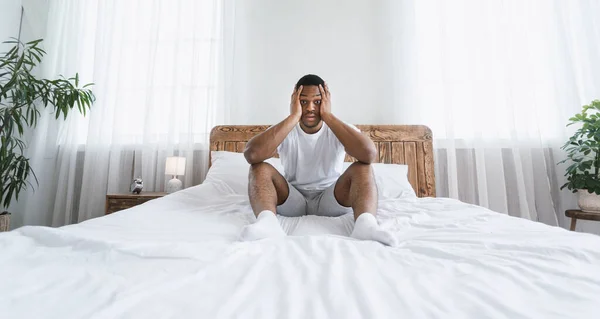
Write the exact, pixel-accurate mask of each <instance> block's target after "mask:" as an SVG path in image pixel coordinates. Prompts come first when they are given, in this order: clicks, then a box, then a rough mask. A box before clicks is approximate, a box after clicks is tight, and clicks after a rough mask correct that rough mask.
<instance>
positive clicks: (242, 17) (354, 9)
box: [226, 0, 396, 124]
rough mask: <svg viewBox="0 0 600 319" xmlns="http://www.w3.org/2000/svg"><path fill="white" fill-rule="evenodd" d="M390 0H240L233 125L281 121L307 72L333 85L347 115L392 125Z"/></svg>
mask: <svg viewBox="0 0 600 319" xmlns="http://www.w3.org/2000/svg"><path fill="white" fill-rule="evenodd" d="M383 4H384V1H379V0H373V1H364V0H349V1H325V2H323V1H318V0H305V1H280V0H255V1H244V0H238V1H237V2H236V12H235V19H234V21H233V22H234V23H235V28H234V29H235V39H234V45H233V49H232V52H235V54H234V56H233V70H235V74H234V75H230V76H231V78H229V79H235V80H233V82H230V84H231V85H232V90H231V91H229V92H233V93H231V94H230V96H228V98H229V99H230V100H229V101H230V110H231V123H232V124H272V123H276V122H279V121H281V120H282V119H283V118H284V117H285V116H287V115H288V114H289V100H290V95H291V93H292V89H293V85H294V84H295V83H296V81H297V80H298V79H299V78H300V77H301V76H303V75H305V74H307V73H314V74H317V75H320V76H321V77H322V78H323V79H324V80H325V81H326V82H327V83H328V84H329V87H330V88H331V91H332V100H333V103H332V107H333V112H334V114H337V115H338V116H339V117H340V118H342V119H343V120H345V121H348V122H351V123H355V124H364V123H369V124H383V123H388V122H389V121H387V118H389V117H390V116H389V115H390V112H393V105H394V103H393V98H392V97H393V94H392V85H391V81H390V79H391V70H389V69H391V68H390V67H389V64H388V61H389V60H390V59H389V58H386V56H385V54H390V53H389V52H390V51H391V50H389V49H386V48H390V47H391V43H390V42H391V41H389V39H387V38H386V37H385V36H384V35H385V34H386V33H385V32H383V30H385V29H386V28H385V27H384V25H385V23H386V21H384V20H383V19H382V18H381V17H382V16H385V12H383V10H385V8H384V5H383ZM388 70H389V71H388ZM226 81H227V79H226ZM389 124H396V123H389Z"/></svg>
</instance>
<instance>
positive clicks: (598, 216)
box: [565, 209, 600, 230]
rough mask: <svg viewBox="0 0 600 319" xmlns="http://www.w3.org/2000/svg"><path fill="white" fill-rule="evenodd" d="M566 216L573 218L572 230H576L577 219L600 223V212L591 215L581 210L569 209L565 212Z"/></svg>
mask: <svg viewBox="0 0 600 319" xmlns="http://www.w3.org/2000/svg"><path fill="white" fill-rule="evenodd" d="M565 216H567V217H571V230H575V224H577V219H583V220H596V221H600V212H599V213H590V212H584V211H582V210H580V209H567V210H566V211H565Z"/></svg>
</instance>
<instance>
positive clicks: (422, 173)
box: [210, 125, 435, 197]
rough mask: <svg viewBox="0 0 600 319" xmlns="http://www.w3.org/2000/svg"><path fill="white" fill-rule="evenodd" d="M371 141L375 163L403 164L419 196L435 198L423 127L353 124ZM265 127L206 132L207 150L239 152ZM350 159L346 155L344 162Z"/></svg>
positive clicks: (430, 155)
mask: <svg viewBox="0 0 600 319" xmlns="http://www.w3.org/2000/svg"><path fill="white" fill-rule="evenodd" d="M356 127H358V128H359V129H360V130H361V131H362V132H363V134H366V135H367V136H369V137H370V138H371V140H373V142H375V146H377V149H378V150H379V156H378V159H377V162H379V163H393V164H407V165H408V180H409V181H410V184H411V185H412V186H413V188H414V189H415V192H416V193H417V195H418V196H419V197H435V176H434V172H433V170H434V168H433V146H432V143H431V138H432V134H431V130H430V129H429V128H428V127H427V126H423V125H356ZM268 128H269V126H268V125H223V126H216V127H214V128H213V129H212V131H211V132H210V150H211V151H229V152H243V151H244V148H245V147H246V142H248V140H250V139H251V138H252V137H253V136H255V135H257V134H260V133H262V132H264V131H265V130H266V129H268ZM353 161H354V158H352V157H350V156H349V155H347V154H346V162H353Z"/></svg>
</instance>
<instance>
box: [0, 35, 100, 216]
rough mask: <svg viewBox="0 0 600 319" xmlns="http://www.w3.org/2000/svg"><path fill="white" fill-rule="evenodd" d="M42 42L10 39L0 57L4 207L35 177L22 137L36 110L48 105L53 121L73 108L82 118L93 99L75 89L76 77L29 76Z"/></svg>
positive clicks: (36, 116)
mask: <svg viewBox="0 0 600 319" xmlns="http://www.w3.org/2000/svg"><path fill="white" fill-rule="evenodd" d="M41 42H42V39H39V40H35V41H31V42H27V43H22V42H21V41H19V40H16V39H14V40H10V41H6V42H4V43H8V44H13V46H12V48H11V49H10V50H9V51H8V52H6V53H3V54H2V56H1V57H0V139H1V143H2V145H1V148H0V178H1V179H2V189H1V191H2V194H1V197H0V200H1V203H2V205H3V206H4V207H5V208H6V207H8V206H9V205H10V203H11V200H12V198H13V196H14V198H15V199H16V200H17V201H18V200H19V193H20V192H21V191H22V190H24V189H25V188H26V187H27V185H30V186H32V187H33V185H32V184H31V182H30V181H29V178H30V176H32V177H33V178H34V179H35V182H36V183H37V178H36V177H35V173H34V172H33V170H32V169H31V166H30V164H29V159H28V158H27V157H25V155H24V151H25V149H26V148H27V145H26V143H25V141H23V134H24V132H25V129H26V128H27V127H29V128H32V129H34V128H35V127H36V125H37V122H38V119H39V117H40V111H39V110H40V109H41V108H46V107H48V106H51V107H52V108H53V111H54V115H55V117H56V119H58V118H59V117H60V116H61V115H62V116H63V118H65V119H66V117H67V114H68V113H69V111H71V110H72V109H73V108H74V107H75V106H77V109H78V110H79V112H81V113H82V114H83V115H85V114H86V110H89V108H90V107H91V106H92V104H93V103H94V100H95V97H94V94H93V93H92V91H91V90H90V89H86V87H88V86H90V85H92V84H91V83H90V84H86V85H84V86H83V87H79V75H78V74H75V77H72V78H68V79H65V78H64V77H60V78H59V79H55V80H49V79H39V78H37V77H36V76H34V75H33V74H32V71H33V70H34V68H35V67H36V66H37V65H38V64H39V63H41V62H42V58H43V57H44V55H45V54H46V52H45V51H44V50H43V49H42V48H41V47H40V43H41Z"/></svg>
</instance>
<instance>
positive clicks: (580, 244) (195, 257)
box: [0, 184, 600, 319]
mask: <svg viewBox="0 0 600 319" xmlns="http://www.w3.org/2000/svg"><path fill="white" fill-rule="evenodd" d="M380 210H381V212H380V222H381V223H382V224H383V225H384V227H386V228H388V229H390V230H392V231H393V232H394V233H395V234H396V236H397V237H398V239H399V242H400V243H401V244H400V246H399V247H395V248H390V247H385V246H382V245H381V244H379V243H376V242H370V241H357V240H353V239H351V238H348V237H346V235H347V234H348V233H349V231H350V229H351V228H352V223H353V222H352V219H351V218H350V216H348V217H341V218H322V217H315V216H309V217H303V218H298V219H291V218H282V219H281V221H282V223H283V225H284V228H285V229H286V231H288V233H289V234H290V235H292V236H288V237H287V238H286V239H284V240H268V239H267V240H262V241H258V242H250V243H244V242H238V241H237V234H238V233H239V231H240V227H242V226H243V225H244V224H246V223H248V222H249V221H251V220H252V215H251V211H250V207H249V205H248V201H247V198H245V197H244V196H238V195H231V194H228V190H227V189H226V188H223V187H222V186H220V185H216V184H204V185H201V186H198V187H194V188H191V189H187V190H184V191H181V192H179V193H175V194H172V195H170V196H166V197H164V198H162V199H158V200H154V201H151V202H148V203H146V204H144V205H141V206H137V207H134V208H132V209H129V210H126V211H122V212H119V213H116V214H113V215H110V216H107V217H102V218H97V219H94V220H90V221H88V222H85V223H81V224H78V225H72V226H67V227H63V228H58V229H52V228H45V227H23V228H20V229H18V230H16V231H12V232H10V233H3V234H0V317H1V318H302V319H305V318H600V308H599V304H600V237H597V236H594V235H588V234H581V233H574V232H569V231H566V230H564V229H560V228H555V227H549V226H546V225H543V224H540V223H535V222H531V221H527V220H523V219H517V218H513V217H509V216H505V215H502V214H498V213H494V212H491V211H489V210H486V209H484V208H481V207H477V206H473V205H467V204H464V203H461V202H459V201H456V200H450V199H431V198H428V199H419V200H417V199H407V200H395V201H389V202H381V203H380Z"/></svg>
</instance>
